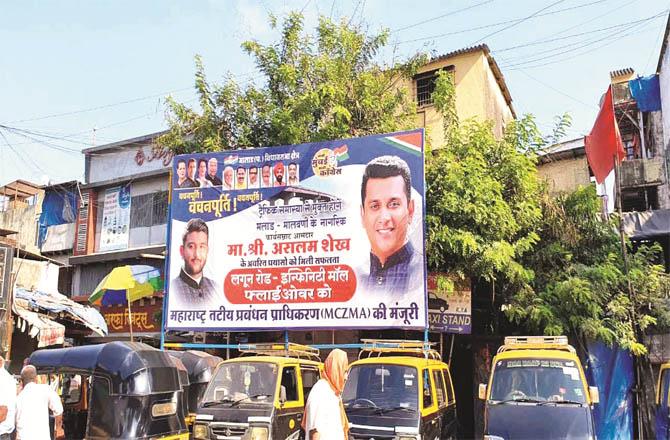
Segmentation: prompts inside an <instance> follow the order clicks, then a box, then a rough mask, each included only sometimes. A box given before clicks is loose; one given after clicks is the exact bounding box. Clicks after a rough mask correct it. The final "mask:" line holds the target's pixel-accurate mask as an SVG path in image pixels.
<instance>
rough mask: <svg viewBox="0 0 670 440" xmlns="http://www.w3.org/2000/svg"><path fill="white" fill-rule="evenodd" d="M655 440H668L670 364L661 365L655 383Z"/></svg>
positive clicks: (669, 425)
mask: <svg viewBox="0 0 670 440" xmlns="http://www.w3.org/2000/svg"><path fill="white" fill-rule="evenodd" d="M656 439H657V440H668V439H670V363H668V362H666V363H664V364H661V368H660V369H659V370H658V382H657V383H656Z"/></svg>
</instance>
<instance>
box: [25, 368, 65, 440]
mask: <svg viewBox="0 0 670 440" xmlns="http://www.w3.org/2000/svg"><path fill="white" fill-rule="evenodd" d="M36 379H37V370H36V369H35V367H34V366H32V365H26V366H25V367H23V369H22V370H21V381H22V382H23V390H21V392H20V393H19V396H18V397H17V399H16V440H50V439H51V435H50V433H49V410H51V412H53V415H54V417H55V418H56V438H58V437H60V436H62V435H63V428H62V422H63V419H62V415H63V404H62V403H61V401H60V397H58V394H57V393H56V392H55V391H54V390H52V389H51V387H49V385H46V384H38V383H37V382H36Z"/></svg>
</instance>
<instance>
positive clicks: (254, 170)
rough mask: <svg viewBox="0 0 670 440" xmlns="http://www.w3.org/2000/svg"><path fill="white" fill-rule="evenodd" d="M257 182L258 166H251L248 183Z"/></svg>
mask: <svg viewBox="0 0 670 440" xmlns="http://www.w3.org/2000/svg"><path fill="white" fill-rule="evenodd" d="M256 182H258V168H256V167H251V168H249V183H250V184H251V185H255V184H256Z"/></svg>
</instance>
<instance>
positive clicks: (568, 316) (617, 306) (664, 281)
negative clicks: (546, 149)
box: [507, 186, 670, 356]
mask: <svg viewBox="0 0 670 440" xmlns="http://www.w3.org/2000/svg"><path fill="white" fill-rule="evenodd" d="M543 214H544V215H543V217H542V218H543V222H542V227H541V229H540V237H541V239H540V245H539V246H538V247H537V251H536V252H533V253H532V254H529V255H527V257H526V258H525V261H524V264H526V265H527V267H528V268H529V269H530V270H532V271H533V273H534V274H535V277H534V281H533V283H532V285H533V289H532V290H530V289H528V290H522V291H519V292H518V293H517V294H516V295H514V296H513V297H512V298H511V302H510V307H509V308H508V309H507V315H508V316H509V317H510V318H511V319H512V320H513V321H515V322H517V323H524V324H525V325H527V326H528V327H529V328H530V329H531V330H533V331H536V332H540V333H544V334H550V335H558V334H566V333H567V334H572V335H575V336H577V337H579V338H581V339H584V340H586V339H597V340H602V341H604V342H606V343H608V344H610V345H612V344H616V345H618V346H620V347H622V348H624V349H626V350H629V351H630V352H631V353H632V354H634V355H637V356H639V355H644V354H646V353H647V348H646V347H645V345H644V341H643V339H642V338H643V335H644V334H645V333H646V332H647V331H648V330H650V329H653V328H657V329H662V328H667V325H668V323H669V322H670V308H669V304H668V293H670V280H669V279H668V276H667V275H666V274H665V271H664V268H663V266H661V265H659V264H658V261H659V258H661V255H662V254H661V248H660V247H659V246H658V245H650V246H647V245H644V246H640V247H639V248H638V249H637V250H636V252H634V253H633V252H631V251H632V249H631V248H630V243H627V246H629V255H628V275H626V270H625V267H624V261H623V258H622V255H621V248H620V240H619V235H618V233H617V232H616V231H617V229H616V227H617V222H618V220H619V219H618V218H617V217H613V218H612V219H611V220H609V221H603V220H602V219H601V217H600V200H599V199H598V197H597V196H596V193H595V188H594V187H592V186H589V187H583V188H580V189H578V190H577V191H575V192H574V193H572V194H568V195H564V196H561V197H559V198H557V199H550V198H546V199H545V200H544V201H543ZM629 280H630V289H629V283H628V282H629Z"/></svg>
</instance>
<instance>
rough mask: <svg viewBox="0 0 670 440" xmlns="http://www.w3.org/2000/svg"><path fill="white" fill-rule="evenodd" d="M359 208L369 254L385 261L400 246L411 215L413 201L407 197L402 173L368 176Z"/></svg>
mask: <svg viewBox="0 0 670 440" xmlns="http://www.w3.org/2000/svg"><path fill="white" fill-rule="evenodd" d="M366 185H367V186H366V194H365V201H364V203H363V206H362V207H361V217H362V220H363V227H364V228H365V232H366V234H367V235H368V239H369V240H370V247H371V248H372V253H373V254H375V255H376V256H377V258H379V260H380V262H381V263H382V264H384V263H385V262H386V259H387V258H388V257H390V256H391V255H393V254H394V253H395V252H396V251H398V249H400V248H401V247H403V245H404V244H405V241H406V240H407V227H408V226H409V224H410V223H411V222H412V216H413V215H414V200H409V201H408V200H407V195H406V194H405V181H404V180H403V178H402V176H393V177H387V178H384V179H378V178H373V179H369V180H368V181H367V184H366Z"/></svg>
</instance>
